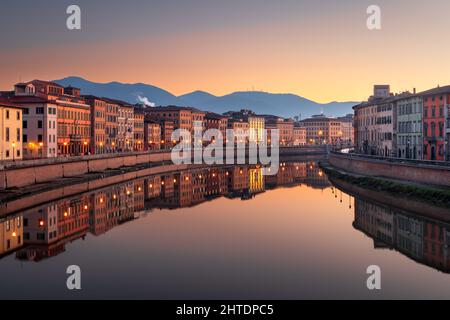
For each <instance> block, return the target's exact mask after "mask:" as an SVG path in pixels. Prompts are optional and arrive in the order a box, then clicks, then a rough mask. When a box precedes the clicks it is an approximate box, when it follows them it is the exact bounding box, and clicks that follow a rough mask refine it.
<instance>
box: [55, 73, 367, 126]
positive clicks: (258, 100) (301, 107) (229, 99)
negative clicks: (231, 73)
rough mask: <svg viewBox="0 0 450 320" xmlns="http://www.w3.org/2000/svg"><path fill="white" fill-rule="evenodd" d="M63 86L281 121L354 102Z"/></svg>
mask: <svg viewBox="0 0 450 320" xmlns="http://www.w3.org/2000/svg"><path fill="white" fill-rule="evenodd" d="M54 82H56V83H59V84H60V85H63V86H73V87H77V88H80V89H81V90H82V93H83V94H92V95H97V96H100V97H109V98H113V99H119V100H124V101H128V102H130V103H137V102H139V97H146V98H147V99H148V100H150V101H152V102H154V103H155V104H156V105H158V106H164V105H180V106H190V107H196V108H199V109H202V110H205V111H212V112H216V113H223V112H226V111H230V110H233V111H238V110H240V109H251V110H253V111H254V112H256V113H258V114H276V115H278V116H282V117H293V116H298V115H301V117H302V118H306V117H310V116H311V115H313V114H319V113H321V112H323V113H325V114H327V115H330V116H343V115H346V114H348V113H352V106H354V105H355V104H357V103H358V102H336V101H333V102H330V103H326V104H320V103H317V102H314V101H312V100H309V99H306V98H303V97H301V96H298V95H295V94H291V93H269V92H262V91H237V92H233V93H231V94H228V95H224V96H215V95H213V94H210V93H208V92H205V91H200V90H198V91H194V92H191V93H188V94H184V95H181V96H178V97H177V96H175V95H173V94H172V93H170V92H169V91H166V90H164V89H161V88H158V87H156V86H152V85H148V84H144V83H135V84H128V83H120V82H116V81H114V82H109V83H96V82H91V81H88V80H86V79H83V78H80V77H67V78H64V79H60V80H54Z"/></svg>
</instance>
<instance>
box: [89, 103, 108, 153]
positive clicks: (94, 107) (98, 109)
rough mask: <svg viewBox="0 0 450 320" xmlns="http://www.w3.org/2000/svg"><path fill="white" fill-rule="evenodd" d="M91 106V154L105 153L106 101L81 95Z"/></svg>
mask: <svg viewBox="0 0 450 320" xmlns="http://www.w3.org/2000/svg"><path fill="white" fill-rule="evenodd" d="M83 99H85V101H86V103H87V104H89V105H90V106H91V144H90V152H91V154H103V153H106V101H104V100H103V99H100V98H97V97H94V96H91V95H87V96H83Z"/></svg>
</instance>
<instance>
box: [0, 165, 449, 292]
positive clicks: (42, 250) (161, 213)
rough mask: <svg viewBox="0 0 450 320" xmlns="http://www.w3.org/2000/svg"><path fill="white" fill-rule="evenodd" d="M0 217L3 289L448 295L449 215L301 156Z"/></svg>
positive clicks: (126, 187) (150, 180)
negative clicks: (433, 216)
mask: <svg viewBox="0 0 450 320" xmlns="http://www.w3.org/2000/svg"><path fill="white" fill-rule="evenodd" d="M449 214H450V213H449ZM0 222H1V230H2V232H3V233H2V234H1V236H2V237H3V244H2V247H1V248H0V249H1V251H0V254H2V255H1V256H0V257H1V258H0V273H1V275H2V279H1V281H0V298H2V299H5V298H8V299H10V298H14V299H15V298H64V299H66V298H153V299H155V298H156V299H166V298H170V299H195V298H200V299H208V298H209V299H216V298H218V299H281V298H285V299H307V298H450V275H449V274H447V273H446V272H448V271H449V270H450V257H449V251H448V247H447V246H446V243H450V241H449V239H450V225H448V224H446V223H443V222H440V221H435V220H430V219H426V218H424V217H421V216H417V215H413V214H412V213H409V212H406V211H400V210H396V209H393V208H388V207H384V206H383V205H379V204H375V203H372V202H370V201H368V200H363V199H360V198H356V199H355V198H353V197H351V196H349V195H347V194H345V193H344V192H342V191H340V190H339V189H338V188H336V187H333V186H332V185H331V184H330V183H329V181H328V179H327V177H326V176H325V175H324V174H323V173H322V171H321V170H320V169H319V168H318V167H317V165H316V164H315V163H310V162H307V163H306V162H289V163H285V164H284V165H283V167H282V168H281V169H280V172H279V174H278V175H277V176H274V177H262V175H261V170H260V169H258V168H255V167H245V166H244V167H243V166H240V167H227V168H220V169H209V170H208V169H198V170H192V171H188V172H183V173H177V174H169V175H164V176H152V177H147V178H142V179H139V180H136V181H133V182H129V183H124V184H121V185H115V186H111V187H108V188H105V189H102V190H98V191H95V192H91V193H88V194H83V195H81V196H76V197H73V198H69V199H64V200H61V201H57V202H54V203H50V204H47V205H42V206H39V207H36V208H33V209H31V210H27V211H25V212H20V213H17V214H15V215H12V216H8V217H7V218H3V219H2V220H0ZM373 264H375V265H378V266H380V268H381V272H382V290H381V291H377V292H373V291H369V290H368V289H367V287H366V279H367V277H368V275H367V274H366V269H367V267H368V266H369V265H373ZM69 265H78V266H80V267H81V271H82V290H81V291H76V292H74V291H69V290H67V288H66V279H67V275H66V268H67V266H69Z"/></svg>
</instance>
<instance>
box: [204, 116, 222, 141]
mask: <svg viewBox="0 0 450 320" xmlns="http://www.w3.org/2000/svg"><path fill="white" fill-rule="evenodd" d="M204 124H205V130H210V129H216V130H219V131H220V133H221V134H222V139H223V142H224V143H225V142H226V139H227V128H228V117H227V116H223V115H220V114H217V113H213V112H208V113H207V114H206V115H205V117H204Z"/></svg>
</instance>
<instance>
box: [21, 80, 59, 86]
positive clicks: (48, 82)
mask: <svg viewBox="0 0 450 320" xmlns="http://www.w3.org/2000/svg"><path fill="white" fill-rule="evenodd" d="M29 83H32V84H36V83H41V84H45V85H48V86H55V87H59V88H64V87H63V86H61V85H59V84H57V83H55V82H51V81H45V80H38V79H35V80H33V81H30V82H27V83H26V84H29Z"/></svg>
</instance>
